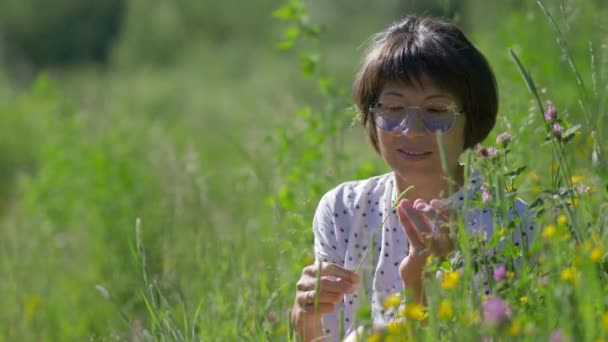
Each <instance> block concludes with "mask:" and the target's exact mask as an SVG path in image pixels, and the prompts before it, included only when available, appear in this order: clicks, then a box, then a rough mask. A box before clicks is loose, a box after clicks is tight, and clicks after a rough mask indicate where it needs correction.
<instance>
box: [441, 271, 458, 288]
mask: <svg viewBox="0 0 608 342" xmlns="http://www.w3.org/2000/svg"><path fill="white" fill-rule="evenodd" d="M459 280H460V273H458V272H455V271H447V272H445V273H444V274H443V280H442V281H441V287H443V288H444V289H446V290H449V289H453V288H455V287H456V285H458V281H459Z"/></svg>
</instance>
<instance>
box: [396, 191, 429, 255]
mask: <svg viewBox="0 0 608 342" xmlns="http://www.w3.org/2000/svg"><path fill="white" fill-rule="evenodd" d="M407 207H411V202H410V201H409V200H407V199H404V200H402V201H401V202H400V203H399V206H398V207H397V215H398V216H399V221H400V222H401V226H402V227H403V230H404V231H405V235H406V236H407V238H408V240H409V242H410V244H411V245H412V246H414V247H424V243H423V240H422V237H421V236H420V233H419V232H418V231H417V230H416V229H415V228H414V225H413V224H412V222H411V221H410V218H409V217H408V214H407V213H406V211H405V210H406V209H405V208H407Z"/></svg>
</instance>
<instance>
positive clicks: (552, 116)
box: [544, 103, 557, 122]
mask: <svg viewBox="0 0 608 342" xmlns="http://www.w3.org/2000/svg"><path fill="white" fill-rule="evenodd" d="M544 117H545V121H549V122H553V121H555V120H557V108H555V106H554V105H553V104H552V103H549V106H548V107H547V111H546V112H545V114H544Z"/></svg>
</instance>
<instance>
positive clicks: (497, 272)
mask: <svg viewBox="0 0 608 342" xmlns="http://www.w3.org/2000/svg"><path fill="white" fill-rule="evenodd" d="M506 277H507V268H506V267H505V265H500V266H498V267H497V268H495V269H494V280H496V281H501V280H504V279H505V278H506Z"/></svg>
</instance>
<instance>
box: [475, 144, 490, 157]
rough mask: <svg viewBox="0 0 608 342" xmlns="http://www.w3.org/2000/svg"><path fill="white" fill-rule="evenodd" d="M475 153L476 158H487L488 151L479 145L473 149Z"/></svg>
mask: <svg viewBox="0 0 608 342" xmlns="http://www.w3.org/2000/svg"><path fill="white" fill-rule="evenodd" d="M475 153H476V154H477V156H478V157H482V158H483V157H487V156H488V149H487V148H485V147H483V146H481V144H477V146H476V147H475Z"/></svg>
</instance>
